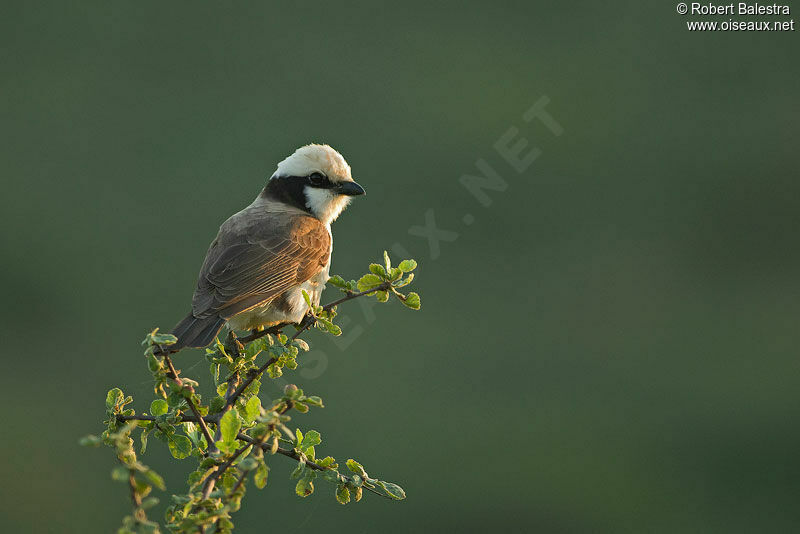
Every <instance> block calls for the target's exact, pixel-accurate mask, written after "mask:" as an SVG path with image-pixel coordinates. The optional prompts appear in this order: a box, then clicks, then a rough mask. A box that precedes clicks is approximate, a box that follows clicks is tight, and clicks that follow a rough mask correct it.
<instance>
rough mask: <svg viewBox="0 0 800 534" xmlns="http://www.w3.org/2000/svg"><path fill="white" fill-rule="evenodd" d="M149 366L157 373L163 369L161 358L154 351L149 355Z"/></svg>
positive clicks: (151, 370) (152, 371)
mask: <svg viewBox="0 0 800 534" xmlns="http://www.w3.org/2000/svg"><path fill="white" fill-rule="evenodd" d="M147 367H149V368H150V372H151V373H155V372H156V371H158V370H159V369H161V360H159V359H158V358H156V357H155V355H153V354H152V353H150V354H148V355H147Z"/></svg>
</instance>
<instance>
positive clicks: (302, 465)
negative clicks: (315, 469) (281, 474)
mask: <svg viewBox="0 0 800 534" xmlns="http://www.w3.org/2000/svg"><path fill="white" fill-rule="evenodd" d="M305 470H306V462H305V460H301V461H299V462H297V467H295V468H294V470H293V471H292V473H291V474H290V475H289V478H292V479H294V478H300V477H301V476H302V475H303V472H304V471H305Z"/></svg>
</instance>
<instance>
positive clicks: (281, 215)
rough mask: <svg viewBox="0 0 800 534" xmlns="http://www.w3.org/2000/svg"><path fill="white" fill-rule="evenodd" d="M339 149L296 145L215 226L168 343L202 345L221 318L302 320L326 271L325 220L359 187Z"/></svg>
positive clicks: (247, 322) (248, 326)
mask: <svg viewBox="0 0 800 534" xmlns="http://www.w3.org/2000/svg"><path fill="white" fill-rule="evenodd" d="M364 194H366V192H365V191H364V188H363V187H361V186H360V185H359V184H357V183H356V182H354V181H353V177H352V175H351V169H350V165H348V164H347V161H345V159H344V157H343V156H342V155H341V154H340V153H339V152H337V151H336V150H334V149H333V148H331V147H330V146H329V145H325V144H309V145H305V146H302V147H300V148H298V149H297V150H295V151H294V153H292V155H290V156H289V157H287V158H286V159H284V160H283V161H281V162H280V163H278V167H277V169H276V170H275V172H274V173H273V174H272V176H271V177H270V178H269V180H268V181H267V183H266V185H265V186H264V188H263V189H262V190H261V192H260V193H259V194H258V196H257V197H256V198H255V200H254V201H253V202H252V203H251V204H250V205H249V206H247V207H246V208H244V209H243V210H241V211H240V212H238V213H236V214H234V215H232V216H231V217H230V218H229V219H228V220H226V221H225V222H224V223H222V225H221V226H220V228H219V233H217V236H216V238H215V239H214V240H213V241H212V242H211V245H210V246H209V248H208V252H207V253H206V257H205V260H204V261H203V265H202V267H201V269H200V274H199V275H198V279H197V286H196V288H195V290H194V295H193V297H192V306H191V311H190V312H189V313H188V315H186V317H185V318H184V319H183V320H182V321H180V322H179V323H178V324H177V325H176V326H175V328H173V329H172V331H171V333H172V335H174V336H175V337H176V338H177V341H176V342H175V343H174V344H172V345H170V346H169V347H168V350H169V352H177V351H179V350H181V349H183V348H186V347H195V348H200V347H205V346H207V345H208V344H210V343H211V342H212V341H213V340H214V339H215V338H216V336H217V335H218V334H219V331H220V330H221V329H222V327H223V325H226V324H227V327H228V328H229V330H230V331H231V333H233V332H234V331H235V330H260V329H263V328H266V327H270V326H275V325H278V324H291V323H296V324H297V323H301V322H302V321H303V320H304V319H305V317H306V316H307V313H308V311H309V308H308V304H307V303H306V301H305V298H304V296H303V291H305V292H306V293H307V294H308V297H309V300H310V302H311V304H312V305H314V306H318V305H319V300H320V295H321V293H322V291H323V289H324V288H325V283H326V282H327V281H328V279H329V278H330V275H329V272H330V265H331V254H332V252H333V234H332V233H331V223H333V221H335V220H336V219H337V218H338V217H339V215H340V214H341V213H342V211H344V209H345V208H346V207H347V206H348V204H349V203H350V201H351V199H352V198H353V197H356V196H360V195H364Z"/></svg>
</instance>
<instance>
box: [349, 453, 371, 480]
mask: <svg viewBox="0 0 800 534" xmlns="http://www.w3.org/2000/svg"><path fill="white" fill-rule="evenodd" d="M346 464H347V468H348V469H349V470H350V471H352V472H353V473H355V474H357V475H360V476H362V477H366V476H367V472H366V471H364V466H363V465H361V464H360V463H358V462H356V461H355V460H353V459H352V458H350V459H348V460H347V462H346Z"/></svg>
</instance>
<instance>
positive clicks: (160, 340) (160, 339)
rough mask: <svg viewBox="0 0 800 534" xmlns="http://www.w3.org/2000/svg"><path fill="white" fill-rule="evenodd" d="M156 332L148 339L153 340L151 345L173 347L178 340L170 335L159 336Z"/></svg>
mask: <svg viewBox="0 0 800 534" xmlns="http://www.w3.org/2000/svg"><path fill="white" fill-rule="evenodd" d="M157 330H158V329H157V328H156V330H153V332H152V333H151V334H150V339H152V340H153V343H154V344H156V345H174V344H175V343H177V342H178V338H177V337H175V336H174V335H172V334H159V333H158V332H157Z"/></svg>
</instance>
